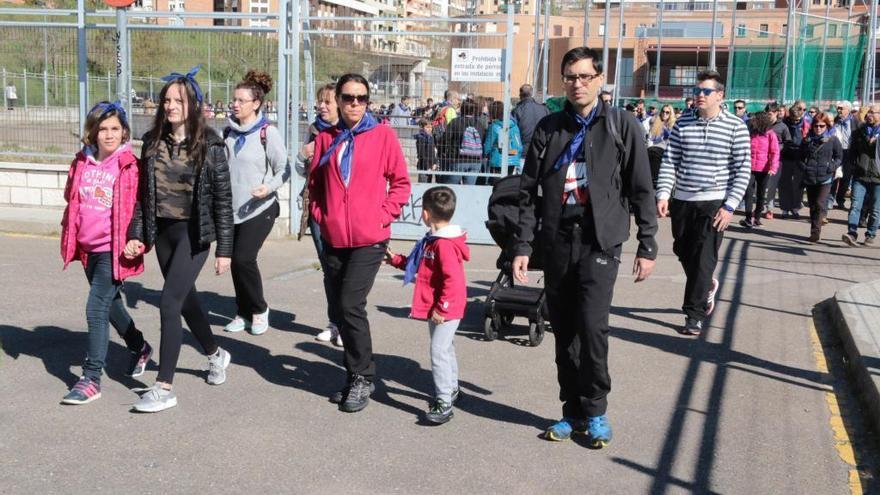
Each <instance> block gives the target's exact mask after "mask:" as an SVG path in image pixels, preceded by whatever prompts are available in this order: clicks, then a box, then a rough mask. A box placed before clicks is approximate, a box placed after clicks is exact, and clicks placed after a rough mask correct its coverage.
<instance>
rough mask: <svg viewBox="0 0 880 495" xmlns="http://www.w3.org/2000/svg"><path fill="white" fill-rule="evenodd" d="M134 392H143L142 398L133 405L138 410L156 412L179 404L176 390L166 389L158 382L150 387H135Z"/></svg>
mask: <svg viewBox="0 0 880 495" xmlns="http://www.w3.org/2000/svg"><path fill="white" fill-rule="evenodd" d="M132 392H135V393H139V394H141V398H140V399H138V400H137V402H135V403H134V405H133V406H132V408H133V409H134V410H135V411H137V412H143V413H155V412H159V411H164V410H165V409H169V408H172V407H174V406H176V405H177V396H176V395H174V391H172V390H165V389H164V388H162V387H160V386H159V384H158V383H156V384H154V385H153V386H152V387H149V388H134V389H132Z"/></svg>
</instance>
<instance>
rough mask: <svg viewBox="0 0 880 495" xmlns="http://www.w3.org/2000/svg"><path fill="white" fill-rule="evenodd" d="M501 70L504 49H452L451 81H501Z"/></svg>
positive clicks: (502, 78) (502, 68)
mask: <svg viewBox="0 0 880 495" xmlns="http://www.w3.org/2000/svg"><path fill="white" fill-rule="evenodd" d="M503 71H504V50H502V49H500V48H497V49H496V48H453V49H452V71H451V72H452V74H451V77H450V80H452V81H462V82H501V81H503V80H504V77H503V74H502V72H503Z"/></svg>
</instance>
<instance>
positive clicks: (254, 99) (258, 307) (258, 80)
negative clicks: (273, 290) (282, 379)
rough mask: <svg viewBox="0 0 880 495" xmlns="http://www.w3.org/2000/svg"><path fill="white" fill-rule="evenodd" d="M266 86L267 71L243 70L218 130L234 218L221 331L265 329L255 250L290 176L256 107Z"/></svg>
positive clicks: (279, 145) (283, 153) (274, 132)
mask: <svg viewBox="0 0 880 495" xmlns="http://www.w3.org/2000/svg"><path fill="white" fill-rule="evenodd" d="M270 91H272V77H271V76H269V74H266V73H265V72H262V71H258V70H250V71H248V73H247V74H246V75H245V76H244V80H243V81H241V82H240V83H238V84H237V85H236V86H235V95H234V99H233V100H232V116H230V117H229V123H228V126H227V127H226V129H225V130H224V131H223V135H224V136H225V137H226V151H227V154H228V156H229V173H230V177H231V181H232V213H233V215H234V218H235V231H234V238H233V245H234V248H233V250H232V253H233V254H232V283H233V285H234V286H235V306H236V308H237V310H236V316H235V318H234V319H233V320H232V321H231V322H230V323H229V324H228V325H226V327H225V328H224V330H226V331H227V332H240V331H242V330H247V331H248V332H250V333H251V334H252V335H260V334H263V333H265V332H266V330H268V329H269V305H268V304H267V303H266V299H265V297H263V280H262V276H261V275H260V267H259V266H258V265H257V255H258V254H259V253H260V248H262V247H263V242H264V241H265V240H266V238H267V237H269V234H270V233H271V232H272V227H273V226H274V225H275V219H276V218H278V215H279V214H280V213H281V210H280V208H279V205H278V199H277V197H276V194H275V193H276V191H277V190H278V188H279V187H281V186H282V184H284V182H285V181H286V180H287V178H288V177H289V176H290V174H289V170H288V168H287V150H286V149H285V147H284V141H283V139H282V138H281V133H280V132H278V129H277V128H276V127H275V126H272V125H269V120H268V119H267V118H266V116H265V114H264V113H263V112H262V109H263V107H264V104H263V103H264V102H265V101H266V95H267V94H268V93H269V92H270Z"/></svg>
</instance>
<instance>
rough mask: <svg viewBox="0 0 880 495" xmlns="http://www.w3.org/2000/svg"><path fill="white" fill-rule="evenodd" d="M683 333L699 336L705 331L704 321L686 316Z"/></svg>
mask: <svg viewBox="0 0 880 495" xmlns="http://www.w3.org/2000/svg"><path fill="white" fill-rule="evenodd" d="M680 332H681V334H682V335H693V336H695V337H696V336H698V335H700V334H701V333H703V322H702V321H700V320H696V319H694V318H685V319H684V327H682V329H681V330H680Z"/></svg>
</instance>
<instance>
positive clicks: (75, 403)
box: [61, 392, 101, 406]
mask: <svg viewBox="0 0 880 495" xmlns="http://www.w3.org/2000/svg"><path fill="white" fill-rule="evenodd" d="M100 398H101V393H100V392H98V393H97V394H95V395H93V396H91V397H89V398H88V399H86V400H73V399H61V403H62V404H67V405H70V406H78V405H81V404H88V403H89V402H92V401H95V400H98V399H100Z"/></svg>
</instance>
